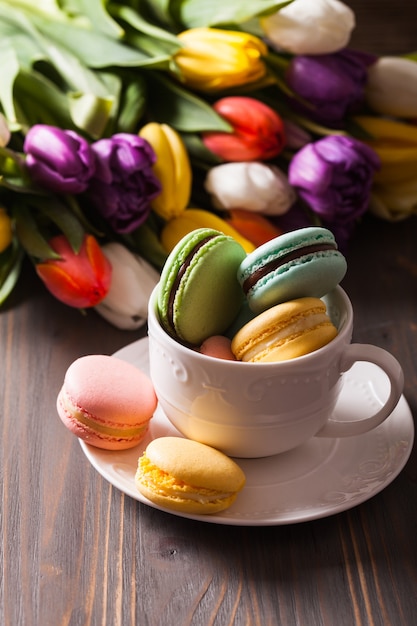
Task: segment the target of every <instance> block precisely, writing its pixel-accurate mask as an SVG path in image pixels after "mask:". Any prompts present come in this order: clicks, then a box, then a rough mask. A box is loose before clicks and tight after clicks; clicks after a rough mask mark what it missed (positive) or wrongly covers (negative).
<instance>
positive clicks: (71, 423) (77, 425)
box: [57, 390, 149, 450]
mask: <svg viewBox="0 0 417 626" xmlns="http://www.w3.org/2000/svg"><path fill="white" fill-rule="evenodd" d="M57 411H58V415H59V417H60V418H61V421H62V423H63V424H64V426H66V428H67V429H68V430H69V431H70V432H71V433H72V434H73V435H75V436H76V437H78V438H79V439H81V440H82V441H85V442H86V443H88V444H89V445H91V446H95V447H96V448H101V449H102V450H127V449H128V448H133V447H134V446H137V445H138V444H139V443H140V442H141V441H142V439H144V437H145V435H146V433H147V432H148V428H149V420H148V421H147V422H145V423H144V424H142V425H141V426H140V427H137V428H136V429H133V428H132V429H129V430H127V429H126V430H123V428H121V427H120V426H119V429H118V434H117V435H116V434H114V432H115V431H116V429H114V432H113V434H106V433H105V432H102V431H99V430H98V428H97V425H95V426H93V427H90V426H88V425H86V424H84V423H83V422H81V421H80V419H79V418H78V417H77V416H76V413H78V411H77V412H76V413H72V412H71V411H69V410H68V409H67V408H66V400H65V399H64V390H61V392H60V393H59V395H58V399H57ZM128 433H129V434H128Z"/></svg>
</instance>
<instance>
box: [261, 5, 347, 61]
mask: <svg viewBox="0 0 417 626" xmlns="http://www.w3.org/2000/svg"><path fill="white" fill-rule="evenodd" d="M260 25H261V28H262V30H263V31H264V33H265V35H266V36H267V37H268V39H269V40H270V42H271V43H272V44H273V45H274V46H276V47H277V48H280V49H282V50H286V51H288V52H292V53H293V54H330V53H332V52H337V51H338V50H341V49H342V48H345V47H346V46H347V44H348V43H349V40H350V37H351V33H352V30H353V29H354V27H355V14H354V12H353V11H352V9H351V8H350V7H348V6H347V5H346V4H344V3H343V2H340V1H339V0H294V2H292V3H291V4H289V5H287V6H285V7H283V8H282V9H280V10H279V11H277V12H276V13H273V14H272V15H269V16H267V17H264V18H261V20H260Z"/></svg>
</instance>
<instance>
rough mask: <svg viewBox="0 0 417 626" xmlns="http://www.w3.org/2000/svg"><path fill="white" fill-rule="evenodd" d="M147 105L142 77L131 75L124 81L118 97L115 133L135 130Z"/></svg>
mask: <svg viewBox="0 0 417 626" xmlns="http://www.w3.org/2000/svg"><path fill="white" fill-rule="evenodd" d="M146 103H147V93H146V83H145V81H144V79H143V78H142V76H140V75H138V74H133V75H132V76H131V77H129V80H128V81H126V84H125V87H124V90H123V92H122V94H121V97H120V108H119V111H118V113H117V127H116V130H115V132H122V133H132V132H135V130H136V129H137V126H138V123H139V120H140V119H141V118H142V116H143V114H144V112H145V108H146Z"/></svg>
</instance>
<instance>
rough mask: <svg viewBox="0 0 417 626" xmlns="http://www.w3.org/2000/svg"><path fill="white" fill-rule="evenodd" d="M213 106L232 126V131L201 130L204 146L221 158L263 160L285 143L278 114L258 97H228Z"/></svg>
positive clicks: (273, 155)
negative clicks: (256, 98)
mask: <svg viewBox="0 0 417 626" xmlns="http://www.w3.org/2000/svg"><path fill="white" fill-rule="evenodd" d="M213 109H214V110H215V111H216V113H218V114H219V115H220V116H221V117H223V118H224V119H225V120H226V121H227V122H229V124H230V125H231V126H232V127H233V132H231V133H223V132H205V133H202V140H203V143H204V145H205V146H206V148H208V149H209V150H210V151H211V152H213V153H214V154H216V155H217V156H219V157H220V158H221V159H223V160H224V161H255V160H262V161H264V160H267V159H272V158H273V157H275V156H277V155H278V154H279V153H280V152H281V151H282V149H283V148H284V145H285V132H284V123H283V121H282V119H281V117H280V116H279V115H278V113H276V111H274V110H273V109H271V107H269V106H267V105H266V104H264V103H263V102H260V101H259V100H255V99H254V98H249V97H246V96H230V97H226V98H222V99H221V100H218V101H217V102H215V103H214V105H213Z"/></svg>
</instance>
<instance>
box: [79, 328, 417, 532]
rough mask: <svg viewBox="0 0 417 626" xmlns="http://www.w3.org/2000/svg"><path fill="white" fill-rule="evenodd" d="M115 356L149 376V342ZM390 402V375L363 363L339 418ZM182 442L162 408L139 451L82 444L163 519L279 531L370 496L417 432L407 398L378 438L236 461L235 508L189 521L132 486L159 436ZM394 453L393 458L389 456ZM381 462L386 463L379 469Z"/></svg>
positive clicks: (118, 484)
mask: <svg viewBox="0 0 417 626" xmlns="http://www.w3.org/2000/svg"><path fill="white" fill-rule="evenodd" d="M114 356H117V357H118V358H121V359H124V360H126V361H128V362H130V363H133V364H134V365H135V366H136V367H138V368H139V369H141V370H142V371H144V372H145V373H148V372H149V357H148V339H147V338H144V339H140V340H138V341H135V342H133V343H132V344H129V345H127V346H126V347H124V348H122V349H121V350H119V351H118V352H116V353H115V355H114ZM384 395H386V380H385V376H384V375H383V374H382V373H381V372H379V371H378V370H377V368H373V367H371V366H370V365H369V364H366V363H358V364H356V365H355V366H354V367H353V368H352V369H351V370H350V371H349V372H348V374H347V376H346V380H345V382H344V387H343V389H342V392H341V397H340V401H339V404H338V409H337V410H338V411H339V412H340V413H341V414H342V415H341V418H342V419H343V413H344V412H347V413H349V412H351V411H352V410H353V411H357V412H363V411H367V410H368V409H369V412H372V410H373V405H374V403H375V402H379V398H380V397H383V396H384ZM166 436H177V437H181V436H182V435H181V434H180V433H179V432H178V431H177V430H176V429H175V428H174V426H173V425H172V424H171V423H170V422H169V420H168V418H167V417H166V416H165V415H164V413H163V411H162V409H161V408H160V407H158V408H157V410H156V412H155V414H154V416H153V418H152V420H151V422H150V427H149V430H148V433H147V435H146V437H145V439H144V440H143V441H142V442H141V443H140V444H139V445H138V446H137V447H135V448H131V449H129V450H123V451H108V450H100V449H99V448H94V447H92V446H89V445H88V444H86V443H84V442H82V441H80V444H81V447H82V450H83V452H84V454H85V455H86V457H87V459H88V461H89V462H90V463H91V464H92V466H93V467H94V468H95V469H96V470H97V471H98V473H99V474H100V475H101V476H102V477H103V478H104V479H105V480H107V481H108V482H109V483H110V484H112V485H113V486H114V487H115V488H116V489H118V490H119V491H120V492H122V493H124V494H125V495H128V496H129V497H131V498H133V499H135V500H137V501H139V502H141V503H142V504H145V505H147V506H150V507H153V508H156V509H159V510H161V511H165V512H166V513H169V514H172V515H176V516H179V517H184V518H188V519H193V520H199V521H202V522H206V523H214V524H222V525H235V526H276V525H284V524H293V523H299V522H305V521H310V520H314V519H319V518H323V517H327V516H330V515H333V514H336V513H339V512H342V511H345V510H348V509H350V508H352V507H354V506H357V505H358V504H361V503H362V502H364V501H366V500H368V499H369V498H371V497H373V496H374V495H376V494H377V493H379V492H380V491H382V489H384V488H385V487H386V486H387V485H388V484H390V483H391V482H392V481H393V480H394V478H395V477H396V476H397V475H398V474H399V473H400V471H401V470H402V469H403V467H404V466H405V464H406V462H407V460H408V457H409V455H410V453H411V449H412V446H413V440H414V425H413V419H412V415H411V411H410V409H409V407H408V404H407V402H406V400H405V398H404V397H403V396H402V397H401V399H400V402H399V403H398V405H397V407H396V409H395V410H394V411H393V413H392V414H391V415H390V417H389V418H388V419H387V420H386V421H385V422H384V423H383V424H382V425H381V426H380V427H379V428H378V429H375V430H374V431H370V432H368V433H365V434H364V435H361V436H355V437H349V438H345V439H324V438H313V439H311V440H310V441H308V442H307V443H306V444H303V445H301V446H299V447H298V448H297V449H295V450H292V451H290V452H286V453H283V454H279V455H275V456H271V457H265V458H261V459H234V460H235V461H236V462H237V463H238V465H239V466H240V467H241V469H242V470H243V472H244V473H245V476H246V484H245V486H244V488H243V489H242V491H240V493H239V494H238V497H237V498H236V500H235V501H234V502H233V504H232V505H231V506H230V507H229V508H227V509H226V510H224V511H221V512H219V513H215V514H210V515H206V514H190V513H186V512H181V511H175V510H172V509H168V508H164V507H163V506H159V505H157V504H155V503H152V502H150V501H149V500H148V499H147V498H146V497H144V496H143V495H142V494H141V493H140V492H139V491H138V489H137V488H136V486H135V474H136V471H137V467H138V459H139V457H140V456H141V455H142V453H143V452H144V450H145V449H146V447H147V445H148V444H149V443H150V442H151V441H153V440H155V439H156V438H159V437H166ZM393 449H395V450H396V454H395V455H393V454H392V450H393ZM381 458H382V459H384V460H383V462H382V463H381Z"/></svg>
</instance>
